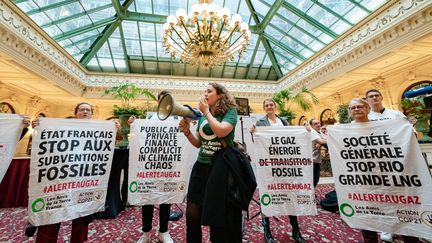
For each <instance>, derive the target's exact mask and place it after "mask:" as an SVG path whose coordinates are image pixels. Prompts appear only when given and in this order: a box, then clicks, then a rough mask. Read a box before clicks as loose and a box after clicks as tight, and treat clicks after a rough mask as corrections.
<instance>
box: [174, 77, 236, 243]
mask: <svg viewBox="0 0 432 243" xmlns="http://www.w3.org/2000/svg"><path fill="white" fill-rule="evenodd" d="M198 109H199V110H200V111H201V112H202V114H204V115H203V116H202V117H201V118H200V119H199V120H198V126H197V131H196V132H192V131H191V130H190V119H182V120H181V121H180V123H179V129H180V131H181V132H183V133H184V135H185V136H186V137H187V139H188V140H189V142H190V143H191V144H192V145H194V146H195V147H197V148H200V150H199V153H198V158H197V161H196V163H195V165H194V167H193V169H192V173H191V176H190V180H189V188H188V193H187V208H186V226H187V235H186V236H187V242H201V241H202V232H201V222H202V219H203V222H210V223H205V224H206V225H209V226H210V240H211V241H212V242H241V241H242V230H241V227H242V220H241V217H242V212H241V209H240V208H238V207H235V206H232V205H229V204H228V202H226V203H225V205H220V208H221V210H222V211H221V212H222V213H220V212H203V205H204V204H203V203H206V202H207V200H206V202H204V200H205V198H207V196H208V195H206V187H207V181H208V178H209V176H210V173H211V172H212V168H213V161H212V156H213V154H214V153H215V152H216V151H218V150H219V149H222V148H223V145H222V144H223V143H225V144H226V145H225V146H234V143H233V140H234V128H235V126H236V124H237V110H236V103H235V101H234V98H233V97H232V96H231V95H230V94H229V93H228V90H227V89H226V88H225V87H224V86H222V85H220V84H218V83H210V84H208V86H207V88H206V89H205V90H204V96H203V97H202V98H201V99H200V101H199V103H198ZM209 183H210V182H209ZM221 190H224V188H221ZM210 203H214V202H210ZM204 206H205V205H204ZM204 208H206V207H204ZM203 215H206V216H205V217H204V218H202V216H203ZM206 217H208V218H206ZM209 218H212V219H211V220H206V219H209ZM214 222H219V223H214Z"/></svg>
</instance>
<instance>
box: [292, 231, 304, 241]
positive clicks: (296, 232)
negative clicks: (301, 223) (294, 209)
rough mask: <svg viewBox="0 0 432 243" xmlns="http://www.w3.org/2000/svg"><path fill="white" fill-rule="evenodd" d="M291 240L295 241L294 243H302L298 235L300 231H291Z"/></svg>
mask: <svg viewBox="0 0 432 243" xmlns="http://www.w3.org/2000/svg"><path fill="white" fill-rule="evenodd" d="M292 238H293V239H294V240H295V242H296V243H304V242H305V239H304V238H303V236H302V235H301V233H300V229H293V231H292Z"/></svg>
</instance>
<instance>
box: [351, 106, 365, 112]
mask: <svg viewBox="0 0 432 243" xmlns="http://www.w3.org/2000/svg"><path fill="white" fill-rule="evenodd" d="M364 108H365V106H364V105H353V106H350V107H349V109H350V110H352V111H353V110H356V109H357V110H360V109H364Z"/></svg>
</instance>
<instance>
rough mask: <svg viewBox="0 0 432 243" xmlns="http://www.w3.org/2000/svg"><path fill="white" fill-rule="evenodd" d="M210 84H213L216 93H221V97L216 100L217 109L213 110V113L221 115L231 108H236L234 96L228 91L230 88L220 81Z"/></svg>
mask: <svg viewBox="0 0 432 243" xmlns="http://www.w3.org/2000/svg"><path fill="white" fill-rule="evenodd" d="M209 85H211V86H213V88H215V90H216V94H218V95H219V99H218V100H217V101H216V105H215V107H216V109H215V110H214V111H212V113H213V115H215V116H221V115H225V114H226V113H227V112H228V110H229V109H231V108H236V107H237V105H236V102H235V100H234V97H232V96H231V95H230V93H228V90H227V89H226V88H225V86H223V85H222V84H218V83H209Z"/></svg>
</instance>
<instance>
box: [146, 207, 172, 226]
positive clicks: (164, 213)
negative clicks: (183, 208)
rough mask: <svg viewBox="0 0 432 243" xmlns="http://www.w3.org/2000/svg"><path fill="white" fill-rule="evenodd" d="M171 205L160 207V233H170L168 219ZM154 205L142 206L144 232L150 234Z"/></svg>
mask: <svg viewBox="0 0 432 243" xmlns="http://www.w3.org/2000/svg"><path fill="white" fill-rule="evenodd" d="M170 209H171V204H161V205H160V206H159V232H161V233H165V232H167V231H168V219H169V214H170ZM153 212H154V205H144V206H142V213H141V217H142V224H143V226H142V231H143V232H150V230H151V229H152V222H153Z"/></svg>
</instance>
